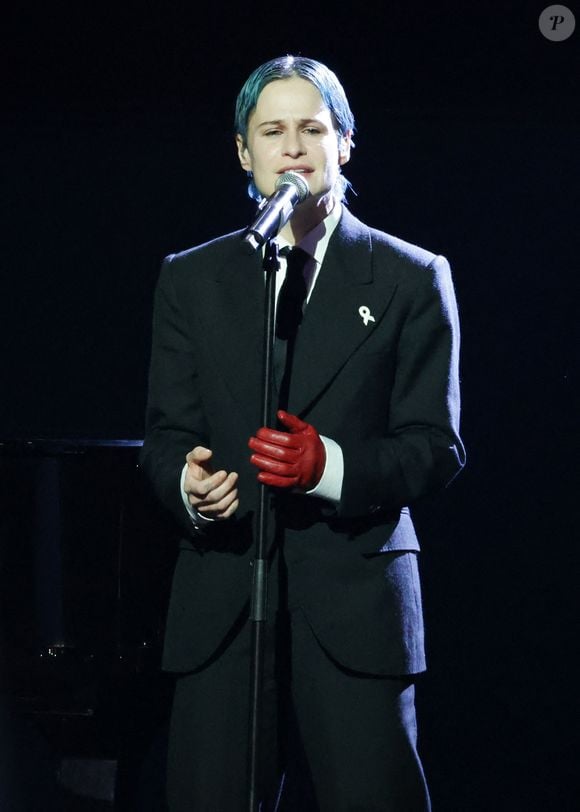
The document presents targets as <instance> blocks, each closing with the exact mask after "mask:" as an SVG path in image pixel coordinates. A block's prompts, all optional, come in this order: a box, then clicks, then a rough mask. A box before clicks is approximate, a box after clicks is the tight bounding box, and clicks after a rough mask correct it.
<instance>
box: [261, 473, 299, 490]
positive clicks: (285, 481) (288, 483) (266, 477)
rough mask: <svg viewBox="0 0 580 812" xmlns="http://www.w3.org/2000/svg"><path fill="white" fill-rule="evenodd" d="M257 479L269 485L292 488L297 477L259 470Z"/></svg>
mask: <svg viewBox="0 0 580 812" xmlns="http://www.w3.org/2000/svg"><path fill="white" fill-rule="evenodd" d="M258 481H259V482H261V483H262V484H263V485H271V486H272V487H274V488H293V487H294V485H296V483H297V482H298V477H280V476H276V475H275V474H267V473H264V472H261V473H259V474H258Z"/></svg>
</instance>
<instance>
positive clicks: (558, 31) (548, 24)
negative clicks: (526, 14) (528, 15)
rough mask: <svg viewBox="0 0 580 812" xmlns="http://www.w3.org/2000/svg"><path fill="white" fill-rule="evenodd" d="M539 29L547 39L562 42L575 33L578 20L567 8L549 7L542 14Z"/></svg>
mask: <svg viewBox="0 0 580 812" xmlns="http://www.w3.org/2000/svg"><path fill="white" fill-rule="evenodd" d="M538 27H539V29H540V31H541V32H542V34H543V35H544V36H545V37H546V39H550V40H552V42H562V40H565V39H568V37H571V36H572V34H573V33H574V29H575V28H576V20H575V18H574V15H573V14H572V12H571V11H570V9H569V8H568V7H567V6H548V7H547V8H545V9H544V10H543V11H542V13H541V14H540V17H539V19H538Z"/></svg>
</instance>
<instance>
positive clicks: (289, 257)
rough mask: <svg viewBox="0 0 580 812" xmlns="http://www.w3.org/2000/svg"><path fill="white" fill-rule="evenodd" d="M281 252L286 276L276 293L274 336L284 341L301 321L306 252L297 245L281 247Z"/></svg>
mask: <svg viewBox="0 0 580 812" xmlns="http://www.w3.org/2000/svg"><path fill="white" fill-rule="evenodd" d="M281 253H282V255H283V256H285V257H286V263H287V266H286V278H285V279H284V282H283V284H282V287H281V289H280V293H279V294H278V304H277V308H276V338H281V339H283V340H285V341H286V340H288V339H289V338H291V337H292V336H295V335H296V333H297V331H298V326H299V324H300V322H301V321H302V309H303V307H304V300H305V299H306V282H305V281H304V265H305V264H306V260H307V259H308V254H307V253H306V251H303V250H302V248H298V247H297V246H295V247H294V248H290V249H288V250H284V249H282V252H281Z"/></svg>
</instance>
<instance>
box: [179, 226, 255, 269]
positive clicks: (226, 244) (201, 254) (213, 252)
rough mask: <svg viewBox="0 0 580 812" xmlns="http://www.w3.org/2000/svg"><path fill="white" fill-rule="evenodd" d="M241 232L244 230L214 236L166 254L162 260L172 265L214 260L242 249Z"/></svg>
mask: <svg viewBox="0 0 580 812" xmlns="http://www.w3.org/2000/svg"><path fill="white" fill-rule="evenodd" d="M243 234H244V231H243V230H241V229H240V230H238V231H232V232H230V233H229V234H223V235H222V236H220V237H215V238H214V239H212V240H208V241H207V242H204V243H200V244H199V245H194V246H192V247H191V248H186V249H185V250H183V251H178V252H177V253H175V254H168V255H167V256H166V257H165V260H164V262H165V263H166V264H173V265H189V264H191V263H195V262H197V261H204V260H207V261H209V262H212V261H215V260H217V259H219V258H220V257H226V256H227V255H228V254H229V253H231V252H232V251H240V250H242V249H241V246H240V241H241V238H242V235H243Z"/></svg>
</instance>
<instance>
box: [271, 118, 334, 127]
mask: <svg viewBox="0 0 580 812" xmlns="http://www.w3.org/2000/svg"><path fill="white" fill-rule="evenodd" d="M298 123H299V124H318V126H323V123H322V122H321V121H319V120H318V119H317V118H301V119H300V121H299V122H298ZM283 124H284V120H283V119H281V118H279V119H276V120H275V121H262V122H261V123H260V124H258V125H257V126H258V127H272V126H276V127H279V126H280V125H283Z"/></svg>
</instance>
